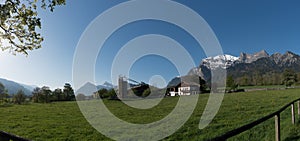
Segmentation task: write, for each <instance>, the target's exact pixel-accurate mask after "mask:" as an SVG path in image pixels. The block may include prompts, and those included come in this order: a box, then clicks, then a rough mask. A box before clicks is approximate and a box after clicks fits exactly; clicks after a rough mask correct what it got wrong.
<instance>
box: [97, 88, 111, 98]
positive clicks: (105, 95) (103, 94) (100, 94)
mask: <svg viewBox="0 0 300 141" xmlns="http://www.w3.org/2000/svg"><path fill="white" fill-rule="evenodd" d="M97 95H98V97H99V98H101V99H103V98H109V95H108V90H107V89H100V90H98V91H97Z"/></svg>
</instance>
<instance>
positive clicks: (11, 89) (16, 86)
mask: <svg viewBox="0 0 300 141" xmlns="http://www.w3.org/2000/svg"><path fill="white" fill-rule="evenodd" d="M0 82H1V83H2V84H3V85H4V86H5V89H6V90H7V91H8V94H16V93H17V92H18V91H19V90H22V91H23V92H24V93H25V95H31V92H32V90H33V89H34V86H30V85H25V84H20V83H17V82H14V81H11V80H6V79H3V78H0Z"/></svg>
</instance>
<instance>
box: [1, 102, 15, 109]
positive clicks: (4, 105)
mask: <svg viewBox="0 0 300 141" xmlns="http://www.w3.org/2000/svg"><path fill="white" fill-rule="evenodd" d="M12 106H13V104H10V103H2V104H0V108H2V107H3V108H5V107H12Z"/></svg>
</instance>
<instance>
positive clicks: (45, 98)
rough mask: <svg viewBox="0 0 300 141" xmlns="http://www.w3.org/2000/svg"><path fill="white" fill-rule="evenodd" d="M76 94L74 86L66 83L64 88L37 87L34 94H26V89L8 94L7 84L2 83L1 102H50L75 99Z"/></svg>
mask: <svg viewBox="0 0 300 141" xmlns="http://www.w3.org/2000/svg"><path fill="white" fill-rule="evenodd" d="M74 100H76V99H75V95H74V90H73V88H72V86H71V85H70V84H69V83H65V85H64V88H63V89H60V88H57V89H55V90H54V91H51V90H50V88H49V87H47V86H43V87H42V88H39V87H36V88H35V89H34V90H33V92H32V95H25V93H24V91H22V90H18V92H17V93H16V94H8V91H7V89H6V88H5V86H4V85H3V84H2V83H0V104H6V103H8V104H12V103H14V104H22V103H25V102H34V103H49V102H54V101H74Z"/></svg>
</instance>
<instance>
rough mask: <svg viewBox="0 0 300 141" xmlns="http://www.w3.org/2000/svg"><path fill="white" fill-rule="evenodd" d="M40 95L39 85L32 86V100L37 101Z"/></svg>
mask: <svg viewBox="0 0 300 141" xmlns="http://www.w3.org/2000/svg"><path fill="white" fill-rule="evenodd" d="M40 95H41V88H39V87H36V88H34V89H33V91H32V101H33V102H35V103H38V102H39V99H40Z"/></svg>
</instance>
